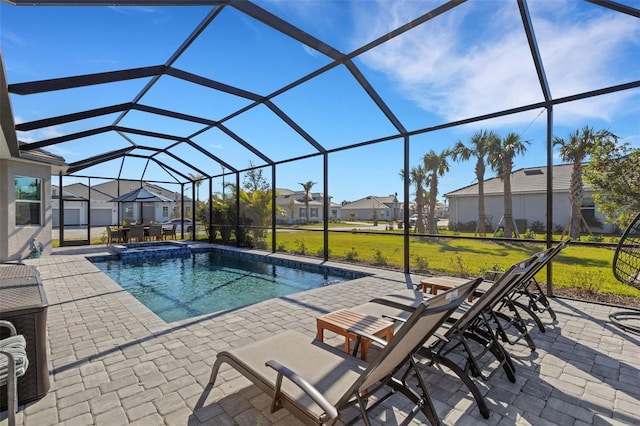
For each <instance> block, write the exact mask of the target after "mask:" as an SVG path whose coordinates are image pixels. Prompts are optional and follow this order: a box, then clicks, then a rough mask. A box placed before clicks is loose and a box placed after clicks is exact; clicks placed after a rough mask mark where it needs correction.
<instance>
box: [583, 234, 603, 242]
mask: <svg viewBox="0 0 640 426" xmlns="http://www.w3.org/2000/svg"><path fill="white" fill-rule="evenodd" d="M587 241H589V242H591V243H601V242H603V241H604V236H603V235H599V234H594V235H589V236H588V237H587Z"/></svg>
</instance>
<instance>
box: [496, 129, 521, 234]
mask: <svg viewBox="0 0 640 426" xmlns="http://www.w3.org/2000/svg"><path fill="white" fill-rule="evenodd" d="M496 142H497V143H495V144H491V147H490V149H489V154H488V156H487V160H488V162H489V164H490V165H491V168H492V169H493V171H494V172H495V173H496V174H497V175H498V177H499V178H500V179H502V182H503V185H504V216H503V219H504V236H505V237H506V238H511V237H512V236H513V232H514V223H513V205H512V199H511V172H512V171H513V159H514V157H515V156H516V155H520V154H524V153H525V152H527V145H528V144H529V143H530V142H529V141H523V140H522V139H521V138H520V135H518V134H516V133H509V134H508V135H507V136H506V137H505V138H504V139H502V140H499V141H498V140H496Z"/></svg>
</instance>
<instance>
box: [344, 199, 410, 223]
mask: <svg viewBox="0 0 640 426" xmlns="http://www.w3.org/2000/svg"><path fill="white" fill-rule="evenodd" d="M402 209H403V203H401V202H399V201H398V198H397V197H396V196H395V195H389V196H386V197H379V196H375V195H369V196H367V197H364V198H361V199H359V200H357V201H354V202H352V203H347V204H345V205H343V206H342V218H343V219H345V220H349V219H353V220H372V219H373V212H374V211H375V212H376V215H377V218H378V220H386V221H390V220H397V219H402V214H403V212H402Z"/></svg>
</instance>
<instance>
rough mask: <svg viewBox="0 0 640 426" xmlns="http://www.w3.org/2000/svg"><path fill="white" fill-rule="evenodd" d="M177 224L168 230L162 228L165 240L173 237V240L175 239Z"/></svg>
mask: <svg viewBox="0 0 640 426" xmlns="http://www.w3.org/2000/svg"><path fill="white" fill-rule="evenodd" d="M177 226H178V225H177V224H175V223H174V224H173V225H172V226H171V227H169V228H162V234H163V235H164V237H165V239H166V238H167V237H173V239H174V240H175V239H176V228H177Z"/></svg>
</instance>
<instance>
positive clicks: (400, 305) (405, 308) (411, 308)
mask: <svg viewBox="0 0 640 426" xmlns="http://www.w3.org/2000/svg"><path fill="white" fill-rule="evenodd" d="M369 302H371V303H378V304H379V305H384V306H389V307H391V308H395V309H401V310H403V311H406V312H413V311H415V309H416V308H415V307H414V306H410V305H405V304H403V303H398V302H394V301H393V300H387V299H384V298H381V297H376V298H375V299H371V300H370V301H369Z"/></svg>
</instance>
